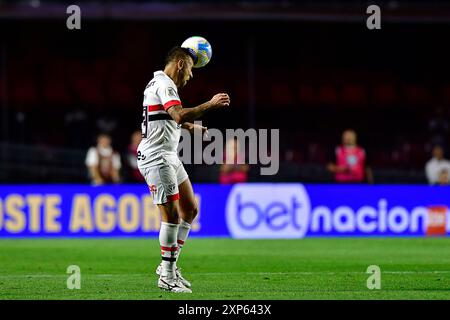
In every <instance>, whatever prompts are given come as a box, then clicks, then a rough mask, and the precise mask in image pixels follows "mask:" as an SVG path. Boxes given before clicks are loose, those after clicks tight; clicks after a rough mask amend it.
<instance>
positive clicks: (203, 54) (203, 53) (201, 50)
mask: <svg viewBox="0 0 450 320" xmlns="http://www.w3.org/2000/svg"><path fill="white" fill-rule="evenodd" d="M181 47H183V48H188V49H192V50H193V51H194V52H195V54H196V55H197V63H196V64H194V68H201V67H204V66H206V64H207V63H208V62H209V60H211V56H212V48H211V45H210V44H209V42H208V40H206V39H205V38H202V37H190V38H187V39H186V40H185V41H184V42H183V44H182V45H181Z"/></svg>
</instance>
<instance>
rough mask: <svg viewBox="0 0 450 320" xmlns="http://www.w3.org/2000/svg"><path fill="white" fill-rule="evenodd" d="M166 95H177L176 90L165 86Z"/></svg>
mask: <svg viewBox="0 0 450 320" xmlns="http://www.w3.org/2000/svg"><path fill="white" fill-rule="evenodd" d="M167 95H168V96H171V97H178V95H177V92H176V91H175V89H174V88H171V87H169V88H167Z"/></svg>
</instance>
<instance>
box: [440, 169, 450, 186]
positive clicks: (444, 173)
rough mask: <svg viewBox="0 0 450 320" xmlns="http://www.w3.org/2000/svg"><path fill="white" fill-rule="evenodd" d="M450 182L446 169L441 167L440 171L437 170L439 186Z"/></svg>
mask: <svg viewBox="0 0 450 320" xmlns="http://www.w3.org/2000/svg"><path fill="white" fill-rule="evenodd" d="M449 183H450V180H449V175H448V170H447V169H442V170H441V172H439V179H438V185H440V186H446V185H448V184H449Z"/></svg>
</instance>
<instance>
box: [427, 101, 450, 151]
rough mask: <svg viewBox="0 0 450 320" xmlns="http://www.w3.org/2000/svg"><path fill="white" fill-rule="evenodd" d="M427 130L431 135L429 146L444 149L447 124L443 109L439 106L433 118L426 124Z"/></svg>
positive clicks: (447, 130) (447, 129)
mask: <svg viewBox="0 0 450 320" xmlns="http://www.w3.org/2000/svg"><path fill="white" fill-rule="evenodd" d="M428 130H429V132H430V135H431V137H430V139H431V144H432V145H440V146H443V148H444V149H445V148H446V146H447V136H448V132H449V122H448V119H447V118H446V116H445V114H444V109H443V108H442V107H441V106H439V107H437V108H436V110H435V115H434V117H432V118H431V119H430V121H429V122H428ZM444 151H448V150H444Z"/></svg>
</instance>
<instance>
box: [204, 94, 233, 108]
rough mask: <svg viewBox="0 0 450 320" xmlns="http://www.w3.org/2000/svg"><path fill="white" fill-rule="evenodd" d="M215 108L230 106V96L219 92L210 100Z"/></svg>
mask: <svg viewBox="0 0 450 320" xmlns="http://www.w3.org/2000/svg"><path fill="white" fill-rule="evenodd" d="M209 103H210V104H211V106H212V107H213V108H222V107H228V106H229V105H230V97H229V96H228V94H226V93H218V94H216V95H215V96H214V97H212V98H211V100H209Z"/></svg>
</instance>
